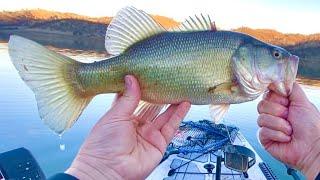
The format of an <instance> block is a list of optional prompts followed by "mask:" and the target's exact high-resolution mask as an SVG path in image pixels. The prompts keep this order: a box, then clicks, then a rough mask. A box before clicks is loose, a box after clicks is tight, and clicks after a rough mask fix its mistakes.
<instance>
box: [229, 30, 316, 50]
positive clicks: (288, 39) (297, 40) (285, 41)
mask: <svg viewBox="0 0 320 180" xmlns="http://www.w3.org/2000/svg"><path fill="white" fill-rule="evenodd" d="M234 30H235V31H238V32H242V33H246V34H249V35H251V36H254V37H256V38H258V39H261V40H263V41H266V42H269V43H271V44H276V45H280V46H292V45H297V44H302V43H306V42H315V41H320V33H318V34H311V35H303V34H284V33H281V32H278V31H276V30H271V29H251V28H248V27H241V28H238V29H234Z"/></svg>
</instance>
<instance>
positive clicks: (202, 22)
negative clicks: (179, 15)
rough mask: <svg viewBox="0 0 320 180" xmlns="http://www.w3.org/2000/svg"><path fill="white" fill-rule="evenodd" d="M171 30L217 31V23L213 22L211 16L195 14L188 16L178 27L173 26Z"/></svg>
mask: <svg viewBox="0 0 320 180" xmlns="http://www.w3.org/2000/svg"><path fill="white" fill-rule="evenodd" d="M171 31H217V28H216V24H215V23H214V22H211V19H210V16H209V15H207V16H204V15H203V14H200V16H197V15H195V16H194V17H191V16H190V17H189V18H187V19H186V20H185V21H184V22H182V23H181V24H180V25H179V26H178V27H175V28H172V29H171Z"/></svg>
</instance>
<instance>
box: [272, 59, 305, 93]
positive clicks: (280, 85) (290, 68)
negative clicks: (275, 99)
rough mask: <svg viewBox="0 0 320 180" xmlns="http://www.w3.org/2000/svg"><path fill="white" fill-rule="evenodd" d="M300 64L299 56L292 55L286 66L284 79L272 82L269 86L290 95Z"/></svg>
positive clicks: (275, 90)
mask: <svg viewBox="0 0 320 180" xmlns="http://www.w3.org/2000/svg"><path fill="white" fill-rule="evenodd" d="M298 65H299V57H298V56H295V55H291V56H290V57H289V58H288V60H287V63H286V66H285V67H284V79H283V80H281V81H276V82H273V83H271V84H270V85H269V87H268V88H269V89H270V90H272V91H274V92H276V93H278V94H280V95H282V96H285V97H286V96H289V95H290V94H291V91H292V87H293V83H294V82H295V80H296V76H297V72H298Z"/></svg>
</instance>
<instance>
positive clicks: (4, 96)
mask: <svg viewBox="0 0 320 180" xmlns="http://www.w3.org/2000/svg"><path fill="white" fill-rule="evenodd" d="M55 50H56V51H59V52H60V53H63V54H65V55H68V56H72V57H73V58H76V59H77V60H81V61H93V60H97V59H103V58H104V57H105V55H104V54H97V53H95V52H88V51H74V50H68V49H55ZM304 82H308V83H307V84H309V85H306V84H305V83H304V85H303V88H304V90H305V91H306V93H307V95H308V97H309V98H311V99H312V102H313V103H314V104H315V105H316V106H317V107H318V108H320V82H319V81H304ZM310 84H311V85H310ZM113 96H114V94H108V95H99V96H97V97H95V98H94V99H93V100H92V102H91V103H90V104H89V106H88V107H87V108H86V109H85V111H84V113H83V114H82V115H81V117H80V119H79V120H78V122H77V123H75V125H74V126H73V128H72V129H70V130H68V131H67V132H66V133H65V134H64V135H63V137H62V139H61V140H60V139H59V137H58V136H57V135H55V134H53V133H52V132H51V131H50V130H49V129H48V128H47V127H46V126H45V125H44V124H43V123H42V122H41V120H40V118H39V116H38V111H37V105H36V101H35V98H34V95H33V92H32V91H31V90H30V89H29V88H28V87H27V86H26V85H25V84H24V82H23V81H22V80H21V79H20V77H19V75H18V73H17V71H16V70H15V68H14V66H13V65H12V64H11V62H10V59H9V55H8V49H7V44H4V43H2V44H1V43H0V138H1V144H0V152H4V151H8V150H11V149H14V148H18V147H22V146H24V147H26V148H27V149H29V150H31V152H32V153H33V154H34V156H35V158H36V159H37V160H38V162H39V163H40V166H41V167H42V168H43V170H44V172H45V174H46V175H47V176H50V175H52V174H54V173H57V172H63V171H64V170H65V169H66V168H67V167H68V166H69V165H70V163H71V162H72V160H73V158H74V156H75V155H76V153H77V151H78V149H79V148H80V146H81V144H82V142H83V141H84V139H85V137H86V136H87V134H88V133H89V131H90V129H91V128H92V126H93V125H94V124H95V123H96V122H97V121H98V119H99V118H100V117H101V116H102V115H103V114H104V113H105V111H106V110H107V109H108V108H109V107H110V104H111V102H112V99H113ZM259 99H260V98H259ZM259 99H258V100H255V101H252V102H248V103H243V104H240V105H232V106H231V108H230V110H229V112H228V114H227V115H226V118H225V119H226V120H225V122H226V123H227V124H234V125H236V126H238V127H239V128H240V130H241V131H242V133H243V134H244V135H245V137H246V138H247V139H248V141H249V142H250V143H251V144H252V145H253V147H254V148H255V149H256V151H257V152H258V154H259V155H260V156H261V157H262V159H263V160H264V161H266V162H267V163H268V164H269V165H270V166H271V167H272V169H273V171H274V172H275V173H276V174H277V176H278V177H279V178H280V179H288V178H289V176H286V170H285V168H284V166H283V164H281V163H280V162H278V161H277V160H275V159H273V158H272V157H271V156H270V155H268V154H267V153H266V152H265V151H264V150H263V148H262V147H261V146H260V144H259V143H258V141H257V138H256V134H257V130H258V126H257V124H256V119H257V116H258V115H257V111H256V106H257V103H258V102H259ZM205 118H209V111H208V107H207V106H193V107H192V108H191V111H190V112H189V113H188V115H187V117H186V120H199V119H205ZM60 143H63V144H65V146H66V147H65V150H64V151H61V150H60V148H59V145H60Z"/></svg>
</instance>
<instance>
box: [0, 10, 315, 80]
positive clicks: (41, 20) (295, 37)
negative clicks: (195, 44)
mask: <svg viewBox="0 0 320 180" xmlns="http://www.w3.org/2000/svg"><path fill="white" fill-rule="evenodd" d="M152 16H153V18H154V19H155V20H156V21H157V22H158V23H160V24H161V25H162V26H163V27H165V28H170V27H175V26H177V25H178V24H179V22H177V21H175V20H173V19H172V18H168V17H165V16H160V15H152ZM111 20H112V17H88V16H82V15H78V14H73V13H61V12H54V11H47V10H42V9H36V10H21V11H15V12H8V11H2V12H0V41H1V40H2V41H7V40H8V38H9V36H10V35H11V34H17V35H21V36H24V37H27V38H30V39H33V40H35V41H38V42H40V43H42V44H44V45H52V46H56V47H60V48H71V49H84V50H97V51H104V36H105V32H106V29H107V26H108V24H109V23H110V22H111ZM234 31H238V32H242V33H246V34H249V35H251V36H254V37H256V38H258V39H261V40H263V41H266V42H269V43H271V44H275V45H279V46H282V47H284V48H286V49H288V50H289V51H290V52H292V53H293V54H295V55H298V56H299V57H300V59H301V61H300V66H299V74H300V75H302V76H306V77H312V78H317V79H320V33H318V34H313V35H302V34H284V33H281V32H277V31H275V30H271V29H251V28H248V27H242V28H238V29H234Z"/></svg>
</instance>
